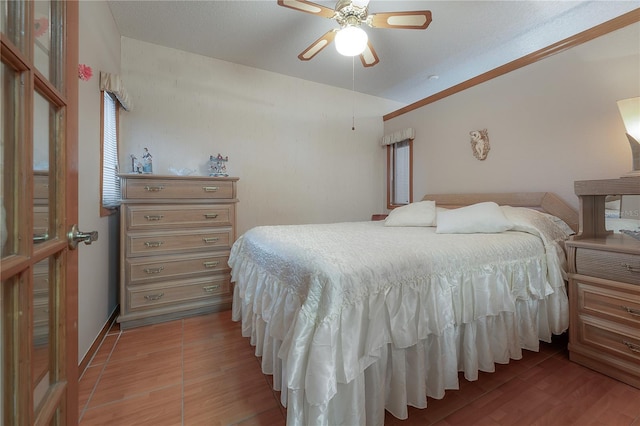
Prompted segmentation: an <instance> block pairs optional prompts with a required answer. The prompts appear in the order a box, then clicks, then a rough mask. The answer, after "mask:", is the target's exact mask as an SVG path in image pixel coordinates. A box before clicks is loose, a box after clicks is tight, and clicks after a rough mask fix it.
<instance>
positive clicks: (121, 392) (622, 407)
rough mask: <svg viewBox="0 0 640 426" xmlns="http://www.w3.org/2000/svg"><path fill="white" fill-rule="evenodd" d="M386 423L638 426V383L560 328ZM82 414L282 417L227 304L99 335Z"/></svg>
mask: <svg viewBox="0 0 640 426" xmlns="http://www.w3.org/2000/svg"><path fill="white" fill-rule="evenodd" d="M460 387H461V388H460V390H458V391H447V394H446V396H445V398H443V399H442V400H432V399H429V401H428V404H429V407H428V408H427V409H426V410H418V409H413V408H411V409H410V410H409V418H408V419H407V420H399V419H396V418H394V417H393V416H391V415H387V417H386V421H385V425H388V426H397V425H404V426H407V425H431V424H438V425H442V426H446V425H534V424H537V425H559V426H560V425H572V424H573V425H633V426H640V390H639V389H635V388H633V387H631V386H628V385H625V384H623V383H621V382H618V381H616V380H613V379H610V378H609V377H606V376H604V375H602V374H599V373H596V372H594V371H591V370H589V369H587V368H584V367H581V366H579V365H577V364H574V363H572V362H570V361H569V359H568V355H567V351H566V340H565V339H563V337H562V336H560V338H558V339H557V340H556V341H554V343H552V344H543V345H542V347H541V350H540V352H538V353H534V352H528V351H525V353H524V358H523V359H522V360H520V361H515V362H513V361H512V362H511V363H510V364H508V365H498V366H496V372H495V373H492V374H487V373H481V375H480V378H479V380H478V381H475V382H467V381H466V380H464V379H461V380H460ZM79 388H80V395H79V398H80V401H79V402H80V403H79V406H80V414H79V415H80V424H81V425H82V426H97V425H153V426H160V425H168V426H174V425H184V426H190V425H211V426H213V425H245V426H246V425H265V426H266V425H269V426H271V425H274V426H277V425H284V424H285V419H286V410H285V409H284V408H282V406H281V405H280V403H279V398H280V395H279V393H278V392H275V391H273V390H272V389H271V377H270V376H265V375H263V374H262V373H261V371H260V360H259V359H258V358H257V357H255V356H254V348H253V347H251V346H250V344H249V341H248V339H246V338H243V337H241V335H240V325H239V324H238V323H234V322H232V321H231V313H230V311H225V312H220V313H215V314H210V315H204V316H198V317H193V318H187V319H183V320H176V321H172V322H167V323H163V324H158V325H152V326H146V327H140V328H135V329H130V330H126V331H120V329H119V327H118V325H117V324H114V326H112V328H111V330H110V331H109V332H108V334H107V336H105V338H104V341H103V342H102V344H101V346H100V348H99V349H98V351H97V353H96V355H95V356H94V358H93V359H92V360H91V362H90V363H89V365H88V367H87V369H86V370H85V372H84V374H83V375H82V376H81V380H80V386H79Z"/></svg>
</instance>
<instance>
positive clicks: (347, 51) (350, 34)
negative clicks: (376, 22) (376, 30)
mask: <svg viewBox="0 0 640 426" xmlns="http://www.w3.org/2000/svg"><path fill="white" fill-rule="evenodd" d="M368 40H369V37H367V33H366V32H365V31H364V30H363V29H362V28H360V27H354V26H351V25H349V26H346V27H344V28H343V29H341V30H340V31H338V34H336V38H335V43H336V50H337V51H338V53H340V54H341V55H344V56H356V55H359V54H361V53H362V52H364V49H365V48H366V47H367V41H368Z"/></svg>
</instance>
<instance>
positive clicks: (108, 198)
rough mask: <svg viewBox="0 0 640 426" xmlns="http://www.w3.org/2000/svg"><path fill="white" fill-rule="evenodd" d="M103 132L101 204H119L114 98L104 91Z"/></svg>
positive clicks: (115, 107)
mask: <svg viewBox="0 0 640 426" xmlns="http://www.w3.org/2000/svg"><path fill="white" fill-rule="evenodd" d="M103 102H104V133H103V147H102V206H103V207H105V208H113V207H117V206H119V205H120V178H119V177H118V129H117V127H116V126H117V121H116V109H117V104H116V100H115V98H114V97H113V95H111V94H110V93H109V92H104V97H103Z"/></svg>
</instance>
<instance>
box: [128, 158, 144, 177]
mask: <svg viewBox="0 0 640 426" xmlns="http://www.w3.org/2000/svg"><path fill="white" fill-rule="evenodd" d="M129 157H130V158H131V173H142V163H141V162H139V161H138V157H136V156H135V155H133V154H129Z"/></svg>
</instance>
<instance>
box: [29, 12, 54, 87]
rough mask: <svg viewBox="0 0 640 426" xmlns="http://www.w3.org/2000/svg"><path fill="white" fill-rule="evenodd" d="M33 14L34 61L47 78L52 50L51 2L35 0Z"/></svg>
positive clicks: (48, 76)
mask: <svg viewBox="0 0 640 426" xmlns="http://www.w3.org/2000/svg"><path fill="white" fill-rule="evenodd" d="M34 6H35V8H34V15H33V40H34V44H35V46H34V50H33V61H34V63H35V66H36V68H37V69H38V71H40V72H41V73H42V75H44V76H45V77H46V78H48V79H50V74H49V68H50V66H49V64H50V60H49V54H50V52H51V3H49V2H48V1H35V2H34Z"/></svg>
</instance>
